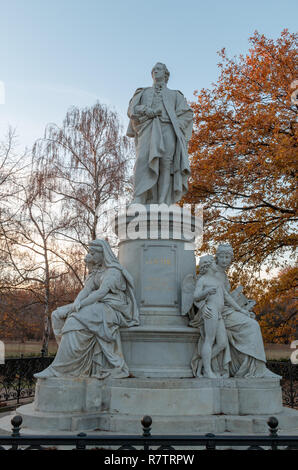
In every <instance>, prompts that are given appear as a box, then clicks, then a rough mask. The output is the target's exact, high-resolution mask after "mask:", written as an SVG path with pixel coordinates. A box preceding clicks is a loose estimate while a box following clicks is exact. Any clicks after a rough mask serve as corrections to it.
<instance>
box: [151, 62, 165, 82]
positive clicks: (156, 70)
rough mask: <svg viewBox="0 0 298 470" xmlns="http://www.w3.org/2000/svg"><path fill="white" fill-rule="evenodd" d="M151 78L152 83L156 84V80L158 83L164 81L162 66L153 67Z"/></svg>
mask: <svg viewBox="0 0 298 470" xmlns="http://www.w3.org/2000/svg"><path fill="white" fill-rule="evenodd" d="M152 77H153V81H154V82H156V81H157V80H158V81H160V80H165V78H166V77H165V69H164V66H163V65H162V64H158V63H157V64H156V65H154V67H153V69H152Z"/></svg>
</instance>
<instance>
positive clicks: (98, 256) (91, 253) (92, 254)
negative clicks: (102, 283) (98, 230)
mask: <svg viewBox="0 0 298 470" xmlns="http://www.w3.org/2000/svg"><path fill="white" fill-rule="evenodd" d="M88 245H89V249H88V253H87V255H86V256H85V263H86V264H87V265H88V266H93V267H95V266H100V265H102V264H103V263H104V249H103V245H102V243H101V240H92V241H91V242H89V243H88Z"/></svg>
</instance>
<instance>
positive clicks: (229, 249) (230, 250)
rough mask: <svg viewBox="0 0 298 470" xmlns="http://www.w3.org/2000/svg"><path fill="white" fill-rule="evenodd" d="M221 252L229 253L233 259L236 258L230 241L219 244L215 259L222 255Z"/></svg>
mask: <svg viewBox="0 0 298 470" xmlns="http://www.w3.org/2000/svg"><path fill="white" fill-rule="evenodd" d="M220 253H227V254H229V255H230V256H231V259H232V260H233V259H234V252H233V248H232V246H231V245H230V244H229V243H223V244H222V245H218V247H217V250H216V255H215V259H217V256H218V255H220Z"/></svg>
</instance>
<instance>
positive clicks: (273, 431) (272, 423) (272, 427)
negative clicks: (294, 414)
mask: <svg viewBox="0 0 298 470" xmlns="http://www.w3.org/2000/svg"><path fill="white" fill-rule="evenodd" d="M267 424H268V426H269V433H270V437H271V438H272V441H271V449H272V450H277V442H274V439H277V438H278V435H277V430H278V427H277V426H278V420H277V419H276V418H275V417H274V416H271V418H269V419H268V421H267Z"/></svg>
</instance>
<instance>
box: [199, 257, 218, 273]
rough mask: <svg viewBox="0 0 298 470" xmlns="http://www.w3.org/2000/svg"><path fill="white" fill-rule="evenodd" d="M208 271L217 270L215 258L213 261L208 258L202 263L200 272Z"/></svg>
mask: <svg viewBox="0 0 298 470" xmlns="http://www.w3.org/2000/svg"><path fill="white" fill-rule="evenodd" d="M207 271H210V272H215V271H217V265H216V264H215V260H213V261H211V262H210V260H206V261H202V262H201V263H200V273H201V274H205V273H206V272H207Z"/></svg>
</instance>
